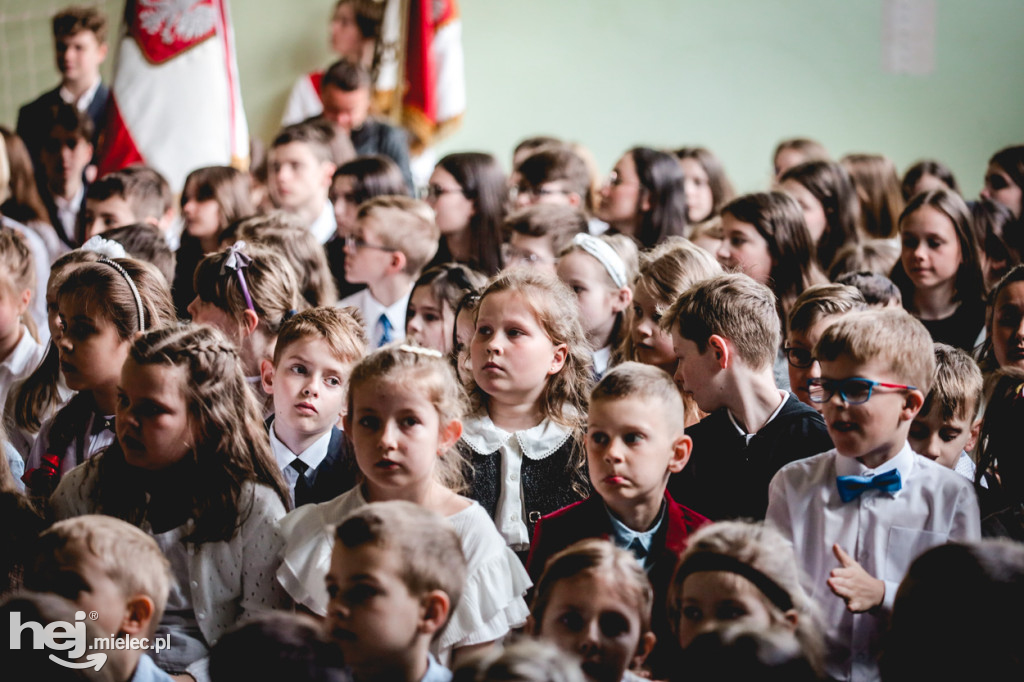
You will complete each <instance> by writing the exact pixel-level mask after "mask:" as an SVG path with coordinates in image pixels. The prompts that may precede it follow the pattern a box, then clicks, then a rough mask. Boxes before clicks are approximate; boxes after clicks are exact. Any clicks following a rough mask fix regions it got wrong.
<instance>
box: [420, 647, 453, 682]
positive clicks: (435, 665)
mask: <svg viewBox="0 0 1024 682" xmlns="http://www.w3.org/2000/svg"><path fill="white" fill-rule="evenodd" d="M428 656H429V657H430V660H429V661H428V662H427V672H426V673H424V675H423V679H421V680H420V682H448V681H449V680H451V679H452V673H451V671H450V670H448V668H446V667H444V666H443V665H441V664H440V663H439V662H438V660H437V659H436V658H434V654H428Z"/></svg>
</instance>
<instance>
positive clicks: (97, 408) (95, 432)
mask: <svg viewBox="0 0 1024 682" xmlns="http://www.w3.org/2000/svg"><path fill="white" fill-rule="evenodd" d="M57 311H58V317H59V324H60V330H59V331H60V333H59V337H58V338H57V340H56V345H57V349H58V351H59V358H60V369H61V373H62V375H63V377H64V383H65V384H66V385H67V387H68V388H69V389H71V390H72V391H77V394H76V395H75V397H74V398H72V399H71V400H69V401H68V403H67V404H66V405H65V406H64V407H62V408H61V409H60V411H59V412H57V414H55V415H54V416H53V417H52V419H50V420H48V421H47V422H45V423H44V424H43V425H42V427H41V428H40V430H39V437H38V438H37V439H36V441H35V443H34V444H33V446H32V451H31V453H30V454H29V457H28V461H27V462H26V471H27V474H26V476H27V477H28V478H27V479H26V483H27V484H28V485H29V488H30V490H31V492H32V493H33V494H35V495H40V496H47V495H49V494H50V492H52V491H53V488H54V487H55V486H56V484H57V482H58V481H59V480H60V478H61V476H62V475H63V474H66V473H67V472H68V471H70V470H71V469H73V468H74V467H75V466H77V465H79V464H81V463H83V462H84V461H86V460H87V459H89V458H91V457H92V456H93V455H94V454H96V453H97V452H99V451H100V450H103V449H104V448H106V447H107V446H108V445H110V444H111V443H112V442H113V440H114V422H115V418H114V415H115V412H116V409H117V405H118V383H119V382H120V380H121V366H122V365H123V364H124V361H125V358H127V356H128V351H129V349H130V348H131V345H132V341H133V340H134V338H135V337H136V336H137V335H138V334H140V333H142V332H145V331H148V330H150V329H153V328H155V327H159V326H162V325H165V324H168V323H170V322H172V321H174V320H175V319H176V318H175V315H174V306H173V303H172V302H171V292H170V291H169V290H168V287H167V280H165V279H164V277H163V275H161V274H160V271H159V270H157V269H156V268H155V267H154V266H152V265H150V264H149V263H143V262H142V261H137V260H134V259H131V258H107V257H105V256H104V257H101V258H100V259H99V260H97V261H96V262H95V263H83V264H82V265H80V266H78V267H77V268H75V269H74V270H73V271H72V272H71V273H70V274H69V275H68V277H67V279H65V280H64V283H63V284H62V285H61V287H60V289H59V290H58V292H57Z"/></svg>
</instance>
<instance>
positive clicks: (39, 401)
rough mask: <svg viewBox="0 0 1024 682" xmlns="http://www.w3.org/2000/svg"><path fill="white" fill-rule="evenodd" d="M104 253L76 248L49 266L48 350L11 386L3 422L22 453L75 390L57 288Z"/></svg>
mask: <svg viewBox="0 0 1024 682" xmlns="http://www.w3.org/2000/svg"><path fill="white" fill-rule="evenodd" d="M100 239H102V237H101V238H100ZM101 255H102V254H99V253H97V252H95V251H86V250H84V249H75V250H74V251H69V252H68V253H65V254H64V255H63V256H61V257H60V258H58V259H57V260H56V261H54V263H53V265H52V266H51V268H50V278H49V281H48V282H47V284H46V322H47V326H48V327H49V332H50V341H49V343H47V344H46V354H45V355H44V356H43V358H42V360H41V361H40V362H39V363H38V364H37V365H36V368H35V369H34V370H33V371H32V373H31V374H29V375H28V376H27V377H26V378H25V379H24V380H22V381H21V382H19V383H18V384H16V385H15V386H14V387H12V390H11V392H10V395H9V397H8V401H9V403H8V404H7V405H6V406H5V412H4V415H5V417H4V425H5V426H6V427H7V430H8V435H9V437H10V440H11V444H12V445H13V446H14V448H15V449H16V450H17V451H18V452H20V453H21V454H22V457H28V453H29V452H30V451H31V450H32V444H33V443H34V442H35V439H36V434H38V433H39V428H40V426H42V423H43V422H44V421H45V420H46V419H48V418H49V417H51V416H53V414H54V413H55V412H56V411H57V410H58V409H59V408H60V406H61V405H63V404H64V403H66V402H67V401H68V400H70V399H71V396H73V395H74V391H72V390H71V389H69V388H68V387H67V385H66V384H65V383H64V375H63V374H61V372H60V351H59V350H58V348H57V340H58V339H59V338H60V332H61V330H60V316H59V314H58V310H57V292H58V291H59V290H60V287H61V285H62V284H64V280H66V279H67V278H68V276H69V275H70V274H71V271H72V270H74V269H75V268H76V267H78V266H79V265H81V264H82V263H95V262H96V261H97V260H99V259H100V258H101ZM110 255H114V254H113V253H112V254H110ZM122 255H123V254H122Z"/></svg>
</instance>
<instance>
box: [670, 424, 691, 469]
mask: <svg viewBox="0 0 1024 682" xmlns="http://www.w3.org/2000/svg"><path fill="white" fill-rule="evenodd" d="M691 452H693V439H692V438H690V437H689V436H687V435H685V434H684V435H682V436H679V437H678V438H676V439H675V441H673V443H672V457H671V459H669V460H668V470H669V471H671V472H672V473H673V474H678V473H679V472H680V471H682V470H683V468H684V467H686V463H687V462H689V461H690V453H691Z"/></svg>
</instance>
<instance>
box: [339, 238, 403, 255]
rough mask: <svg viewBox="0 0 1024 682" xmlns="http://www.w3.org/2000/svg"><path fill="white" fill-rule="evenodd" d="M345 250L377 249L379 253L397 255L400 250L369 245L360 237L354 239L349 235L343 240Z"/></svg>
mask: <svg viewBox="0 0 1024 682" xmlns="http://www.w3.org/2000/svg"><path fill="white" fill-rule="evenodd" d="M343 241H344V243H345V248H349V249H357V250H358V249H376V250H377V251H386V252H388V253H395V252H396V251H398V250H399V249H393V248H391V247H390V246H378V245H377V244H368V243H367V242H366V241H364V240H363V239H361V238H359V237H353V236H352V235H349V236H347V237H345V239H344V240H343Z"/></svg>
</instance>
